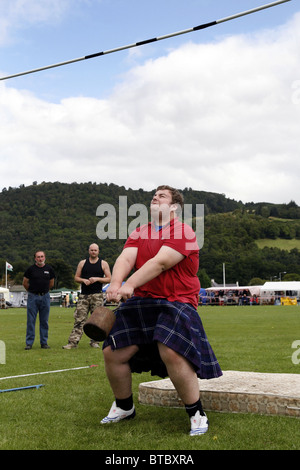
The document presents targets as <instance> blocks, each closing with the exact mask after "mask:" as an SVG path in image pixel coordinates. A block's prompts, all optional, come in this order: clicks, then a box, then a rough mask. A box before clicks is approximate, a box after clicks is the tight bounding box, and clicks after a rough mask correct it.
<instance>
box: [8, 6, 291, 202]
mask: <svg viewBox="0 0 300 470" xmlns="http://www.w3.org/2000/svg"><path fill="white" fill-rule="evenodd" d="M58 3H59V2H58ZM299 31H300V15H296V16H295V18H294V19H293V21H291V22H290V23H289V24H288V25H285V26H284V27H282V28H279V29H277V30H276V31H273V32H271V31H268V32H263V33H260V34H257V35H256V36H252V35H249V36H246V35H245V36H235V37H228V38H224V39H222V40H220V41H219V42H215V43H211V44H205V45H196V44H193V43H187V44H185V45H184V46H182V47H180V48H179V49H177V50H174V51H172V52H170V53H169V55H168V56H165V57H161V58H159V59H157V60H149V61H147V62H146V63H145V64H144V65H143V66H140V67H136V68H133V69H132V70H131V71H130V73H129V74H127V75H126V76H125V77H123V81H122V83H120V84H119V86H118V87H117V88H116V89H115V91H114V93H113V94H112V96H111V97H110V98H109V99H107V100H98V99H93V98H85V97H81V98H71V99H66V100H63V101H62V102H61V103H59V104H51V103H47V102H45V101H42V100H40V99H37V98H36V97H35V96H33V95H32V94H29V93H27V92H25V91H16V90H14V89H13V88H9V87H7V86H6V85H4V84H3V86H0V125H1V130H2V131H1V136H0V148H1V162H2V171H1V176H0V177H1V183H0V188H1V187H8V186H18V185H20V184H25V185H26V184H31V183H32V181H35V180H37V181H38V182H41V181H65V182H72V181H78V182H81V181H96V182H107V183H110V182H114V183H116V184H119V185H124V186H125V187H132V188H140V187H142V188H144V189H153V188H154V187H155V186H156V185H157V184H161V183H167V184H172V185H174V186H177V187H179V188H184V187H192V188H193V189H197V190H206V191H214V192H218V193H225V194H226V195H227V196H228V197H232V198H234V199H238V200H239V199H241V200H243V201H244V202H247V201H252V200H253V201H262V200H267V201H270V202H289V201H290V200H291V199H293V200H295V201H296V202H297V203H298V204H300V195H299V196H298V194H299V191H298V187H299V184H300V181H299V179H300V176H299V175H300V163H299V158H298V152H299V148H300V137H299V130H298V128H299V117H300V100H298V99H296V98H297V96H298V95H297V93H298V89H297V86H296V85H295V84H297V83H298V82H297V80H299V79H300V75H299V65H298V62H299V53H298V50H297V47H298V44H299V36H300V33H299Z"/></svg>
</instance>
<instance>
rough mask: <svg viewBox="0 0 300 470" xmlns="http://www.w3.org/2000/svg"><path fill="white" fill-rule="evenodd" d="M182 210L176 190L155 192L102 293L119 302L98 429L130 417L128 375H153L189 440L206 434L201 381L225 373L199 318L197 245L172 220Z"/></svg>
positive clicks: (185, 228)
mask: <svg viewBox="0 0 300 470" xmlns="http://www.w3.org/2000/svg"><path fill="white" fill-rule="evenodd" d="M182 206H183V198H182V195H181V194H180V193H179V191H177V190H176V189H174V188H171V187H169V186H160V187H158V188H157V190H156V192H155V195H154V196H153V199H152V201H151V205H150V211H151V219H152V221H151V223H149V224H148V225H145V226H142V227H141V228H138V229H136V230H135V231H134V232H133V233H132V234H131V236H130V237H129V238H128V240H127V241H126V243H125V246H124V249H123V252H122V253H121V255H120V256H119V257H118V259H117V261H116V263H115V266H114V269H113V274H112V280H111V284H110V287H109V288H108V289H107V292H106V295H107V299H108V300H113V301H116V302H120V301H123V303H122V304H121V306H120V307H119V308H118V310H117V313H116V322H115V324H114V326H113V328H112V330H111V332H110V335H109V337H108V338H107V340H106V341H105V342H104V344H103V354H104V360H105V367H106V373H107V376H108V379H109V382H110V385H111V388H112V391H113V393H114V395H115V401H114V403H113V405H112V407H111V409H110V412H109V414H108V416H106V417H105V418H104V419H103V420H102V421H101V423H102V424H106V423H112V422H118V421H120V420H121V419H129V418H133V417H134V416H135V407H134V404H133V399H132V388H131V373H132V372H142V371H149V370H151V373H152V374H153V375H159V376H161V377H166V376H169V377H170V379H171V381H172V383H173V385H174V387H175V389H176V391H177V393H178V395H179V397H180V398H181V400H182V401H183V403H184V404H185V407H186V411H187V413H188V415H189V417H190V419H191V431H190V435H192V436H194V435H199V434H203V433H205V432H206V431H207V429H208V420H207V417H206V414H205V413H204V411H203V409H202V404H201V401H200V398H199V383H198V377H199V378H205V379H210V378H215V377H219V376H220V375H222V371H221V369H220V366H219V364H218V361H217V359H216V357H215V355H214V353H213V351H212V348H211V346H210V344H209V342H208V340H207V337H206V334H205V331H204V328H203V325H202V322H201V320H200V317H199V315H198V313H197V306H198V294H199V290H200V283H199V279H198V277H197V271H198V266H199V247H198V244H197V240H196V235H195V233H194V232H193V230H192V228H191V227H190V226H188V225H186V224H183V223H182V222H180V221H179V220H178V218H177V212H178V210H180V209H182ZM132 270H134V273H133V274H131V275H130V273H131V272H132ZM128 276H129V277H128ZM125 279H127V280H126V282H125V283H123V281H124V280H125Z"/></svg>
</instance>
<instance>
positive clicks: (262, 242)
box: [255, 238, 300, 251]
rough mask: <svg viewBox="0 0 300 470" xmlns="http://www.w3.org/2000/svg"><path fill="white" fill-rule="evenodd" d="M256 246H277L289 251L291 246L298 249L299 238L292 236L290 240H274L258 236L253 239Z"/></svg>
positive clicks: (299, 244)
mask: <svg viewBox="0 0 300 470" xmlns="http://www.w3.org/2000/svg"><path fill="white" fill-rule="evenodd" d="M255 243H256V245H257V246H258V248H260V249H262V248H265V247H266V248H279V249H280V250H287V251H291V250H292V249H293V248H297V249H298V250H300V240H298V239H296V238H293V239H291V240H288V239H285V238H276V239H275V240H273V239H271V238H260V239H258V240H255Z"/></svg>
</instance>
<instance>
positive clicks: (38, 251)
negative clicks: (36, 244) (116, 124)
mask: <svg viewBox="0 0 300 470" xmlns="http://www.w3.org/2000/svg"><path fill="white" fill-rule="evenodd" d="M40 252H41V253H44V255H45V257H46V253H45V252H44V250H35V252H34V256H33V257H34V258H35V256H36V254H37V253H40Z"/></svg>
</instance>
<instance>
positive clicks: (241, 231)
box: [0, 182, 300, 287]
mask: <svg viewBox="0 0 300 470" xmlns="http://www.w3.org/2000/svg"><path fill="white" fill-rule="evenodd" d="M154 189H155V188H153V190H154ZM182 193H183V195H184V201H185V204H191V205H192V208H193V210H195V207H196V205H197V204H204V209H205V222H204V229H205V232H204V245H203V248H202V249H201V252H200V270H199V278H200V281H201V282H202V285H203V286H204V287H205V286H208V285H210V279H215V280H216V282H219V283H221V282H222V266H223V263H226V281H227V282H228V283H235V282H236V281H238V282H239V284H240V285H242V284H248V283H249V282H250V280H251V279H252V278H257V277H258V278H261V279H263V280H269V279H270V278H271V277H274V276H278V274H279V273H280V272H282V273H283V272H286V273H289V274H292V273H293V274H295V275H298V276H300V252H299V250H298V249H297V248H294V249H292V250H290V251H288V250H285V249H278V248H263V249H259V248H258V247H257V244H256V243H255V241H256V240H258V239H263V238H268V239H276V238H281V239H283V240H286V239H299V240H300V207H298V206H297V205H296V204H295V203H294V202H293V201H291V202H290V203H289V204H272V203H265V202H263V203H259V204H257V203H253V202H250V203H242V202H241V201H235V200H232V199H228V198H226V197H225V195H223V194H217V193H210V192H204V191H194V190H192V189H191V188H185V189H183V190H182ZM152 195H153V191H144V190H143V189H138V190H133V189H125V187H123V186H121V187H120V186H117V185H114V184H106V183H103V184H96V183H91V182H90V183H72V184H65V183H58V182H55V183H42V184H35V183H34V184H33V185H31V186H28V187H25V186H20V187H19V188H8V189H3V190H2V192H1V193H0V227H1V231H0V275H2V276H3V274H4V272H5V261H8V262H9V263H10V264H12V265H13V268H14V269H13V272H12V273H9V274H10V278H11V280H15V282H20V280H21V279H22V276H23V273H24V270H25V268H26V267H27V266H28V264H31V263H32V262H33V253H34V252H35V250H36V249H42V250H45V251H46V254H47V260H48V262H50V261H51V263H52V264H53V266H54V268H55V270H56V272H57V275H58V277H57V283H56V285H57V286H63V285H64V286H65V287H74V284H72V282H73V281H72V278H73V275H74V271H75V269H76V266H77V264H78V262H79V261H80V260H81V259H83V258H85V257H86V255H87V250H88V246H89V245H90V243H93V242H96V243H98V244H99V245H100V254H101V257H103V258H104V259H106V260H107V261H108V262H109V264H110V266H111V268H112V266H113V264H114V261H115V259H116V257H117V256H118V254H119V253H120V252H121V250H122V247H123V244H124V242H125V239H122V240H118V237H116V239H113V240H111V239H106V240H99V239H98V238H97V234H96V228H97V225H98V223H99V221H100V220H101V217H99V216H97V215H96V214H97V208H98V206H100V205H103V204H109V205H111V206H113V207H114V208H115V210H116V214H117V215H118V210H119V197H121V196H123V197H124V196H126V197H127V207H130V206H132V205H133V204H137V203H138V204H144V205H145V206H147V207H149V203H150V200H151V197H152ZM103 215H104V214H103ZM195 215H196V214H195V212H193V216H195ZM102 219H103V216H102ZM130 220H131V219H130V217H128V223H129V222H130ZM116 233H117V234H118V233H119V232H118V225H117V231H116ZM283 246H284V245H283ZM66 283H68V284H69V286H67V285H66Z"/></svg>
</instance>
